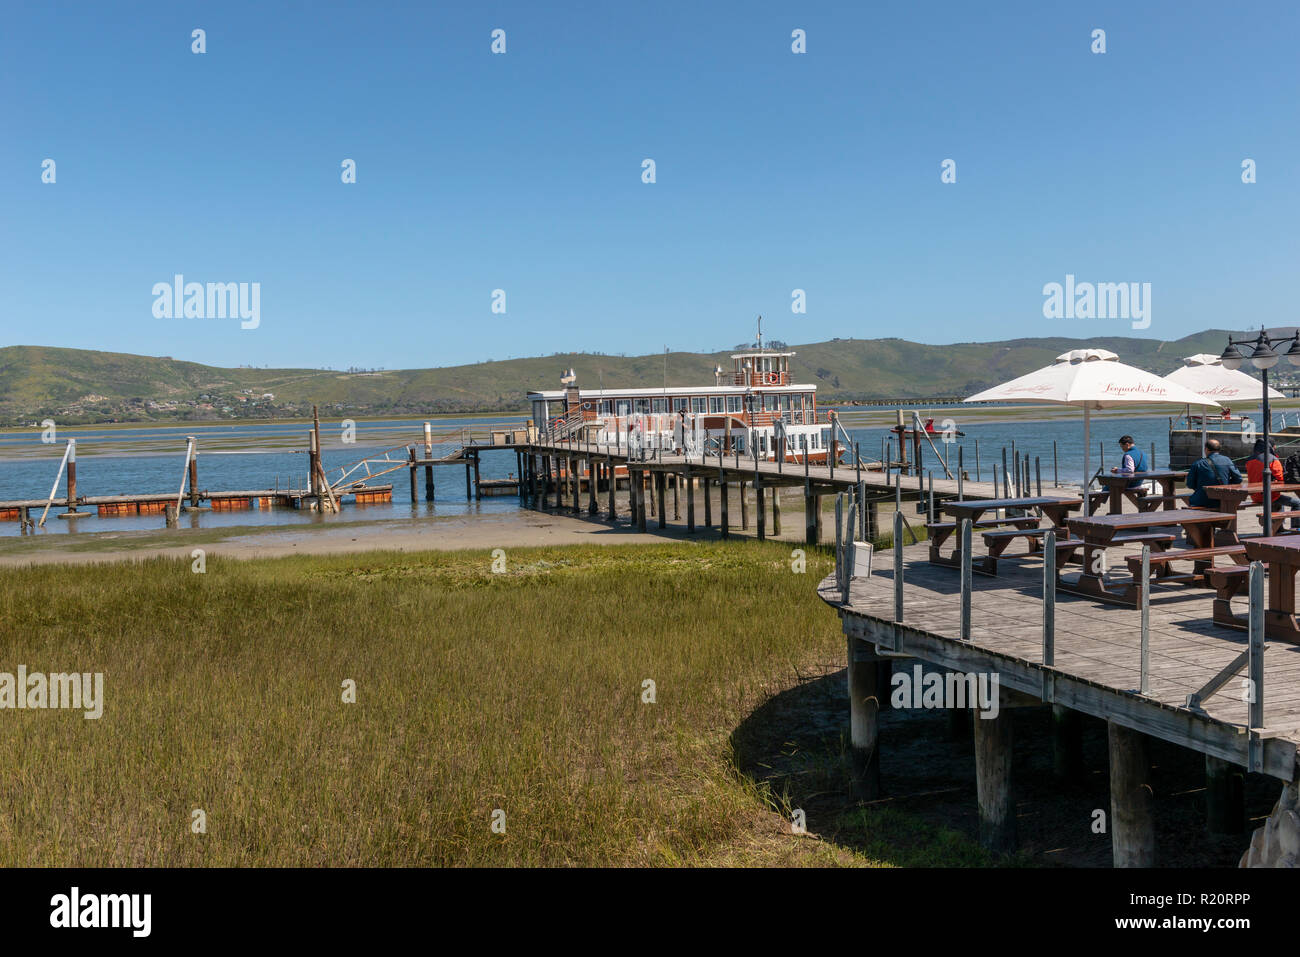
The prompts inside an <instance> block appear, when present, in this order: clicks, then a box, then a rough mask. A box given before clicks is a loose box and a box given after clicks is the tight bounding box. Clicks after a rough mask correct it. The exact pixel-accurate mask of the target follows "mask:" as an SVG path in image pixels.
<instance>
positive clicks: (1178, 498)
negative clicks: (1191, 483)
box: [1138, 492, 1192, 512]
mask: <svg viewBox="0 0 1300 957" xmlns="http://www.w3.org/2000/svg"><path fill="white" fill-rule="evenodd" d="M1191 497H1192V493H1191V492H1178V493H1176V494H1174V495H1171V496H1168V497H1166V496H1164V495H1161V494H1159V493H1153V494H1151V495H1139V496H1138V508H1139V509H1140V510H1141V511H1144V512H1147V511H1154V510H1155V509H1157V508H1159V507H1160V506H1161V505H1163V504H1164V503H1165V502H1166V501H1169V500H1172V501H1175V502H1186V501H1187V500H1188V499H1189V498H1191Z"/></svg>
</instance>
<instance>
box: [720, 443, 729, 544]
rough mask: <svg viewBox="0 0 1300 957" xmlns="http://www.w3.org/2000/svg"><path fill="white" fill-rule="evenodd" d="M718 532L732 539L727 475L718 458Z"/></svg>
mask: <svg viewBox="0 0 1300 957" xmlns="http://www.w3.org/2000/svg"><path fill="white" fill-rule="evenodd" d="M718 507H719V510H720V514H719V515H718V531H720V532H721V533H722V537H723V538H730V537H731V519H730V517H729V516H728V515H727V473H726V472H725V471H724V470H723V467H722V457H721V456H719V457H718Z"/></svg>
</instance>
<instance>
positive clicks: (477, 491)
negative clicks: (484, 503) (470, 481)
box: [474, 452, 483, 502]
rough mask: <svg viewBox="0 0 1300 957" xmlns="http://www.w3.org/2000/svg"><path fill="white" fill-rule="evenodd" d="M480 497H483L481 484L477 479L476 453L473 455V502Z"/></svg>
mask: <svg viewBox="0 0 1300 957" xmlns="http://www.w3.org/2000/svg"><path fill="white" fill-rule="evenodd" d="M482 497H483V482H482V481H481V480H480V478H479V474H478V453H477V452H475V453H474V501H476V502H477V501H478V500H479V499H481V498H482Z"/></svg>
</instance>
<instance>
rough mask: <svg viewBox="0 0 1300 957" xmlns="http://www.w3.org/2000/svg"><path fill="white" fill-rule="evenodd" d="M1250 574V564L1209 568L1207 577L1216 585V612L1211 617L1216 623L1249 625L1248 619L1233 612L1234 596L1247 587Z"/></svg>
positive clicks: (1230, 626)
mask: <svg viewBox="0 0 1300 957" xmlns="http://www.w3.org/2000/svg"><path fill="white" fill-rule="evenodd" d="M1249 576H1250V565H1249V564H1246V565H1224V566H1222V567H1219V568H1211V569H1209V570H1208V572H1207V573H1206V577H1207V578H1208V579H1209V581H1210V584H1211V585H1212V586H1213V587H1214V612H1213V614H1212V615H1211V616H1210V617H1211V619H1212V620H1213V621H1214V623H1215V624H1216V625H1226V626H1227V627H1229V628H1246V627H1247V626H1248V625H1249V623H1250V622H1249V620H1248V619H1246V618H1239V617H1237V616H1236V615H1234V614H1233V613H1232V599H1233V596H1235V595H1236V594H1237V593H1238V592H1239V591H1241V590H1242V589H1243V588H1245V587H1246V583H1247V582H1248V581H1249V580H1250V578H1249Z"/></svg>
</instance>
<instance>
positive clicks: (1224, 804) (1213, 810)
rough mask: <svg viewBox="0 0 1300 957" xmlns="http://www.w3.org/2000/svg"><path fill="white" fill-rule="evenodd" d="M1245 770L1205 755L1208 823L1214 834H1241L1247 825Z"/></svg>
mask: <svg viewBox="0 0 1300 957" xmlns="http://www.w3.org/2000/svg"><path fill="white" fill-rule="evenodd" d="M1245 781H1246V771H1245V769H1244V768H1242V767H1240V766H1238V765H1236V764H1232V763H1230V762H1228V761H1223V760H1221V759H1219V758H1215V757H1211V756H1210V755H1208V754H1207V755H1206V756H1205V827H1206V830H1208V831H1209V832H1210V833H1211V834H1240V833H1242V832H1243V831H1245V829H1246V796H1245Z"/></svg>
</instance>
